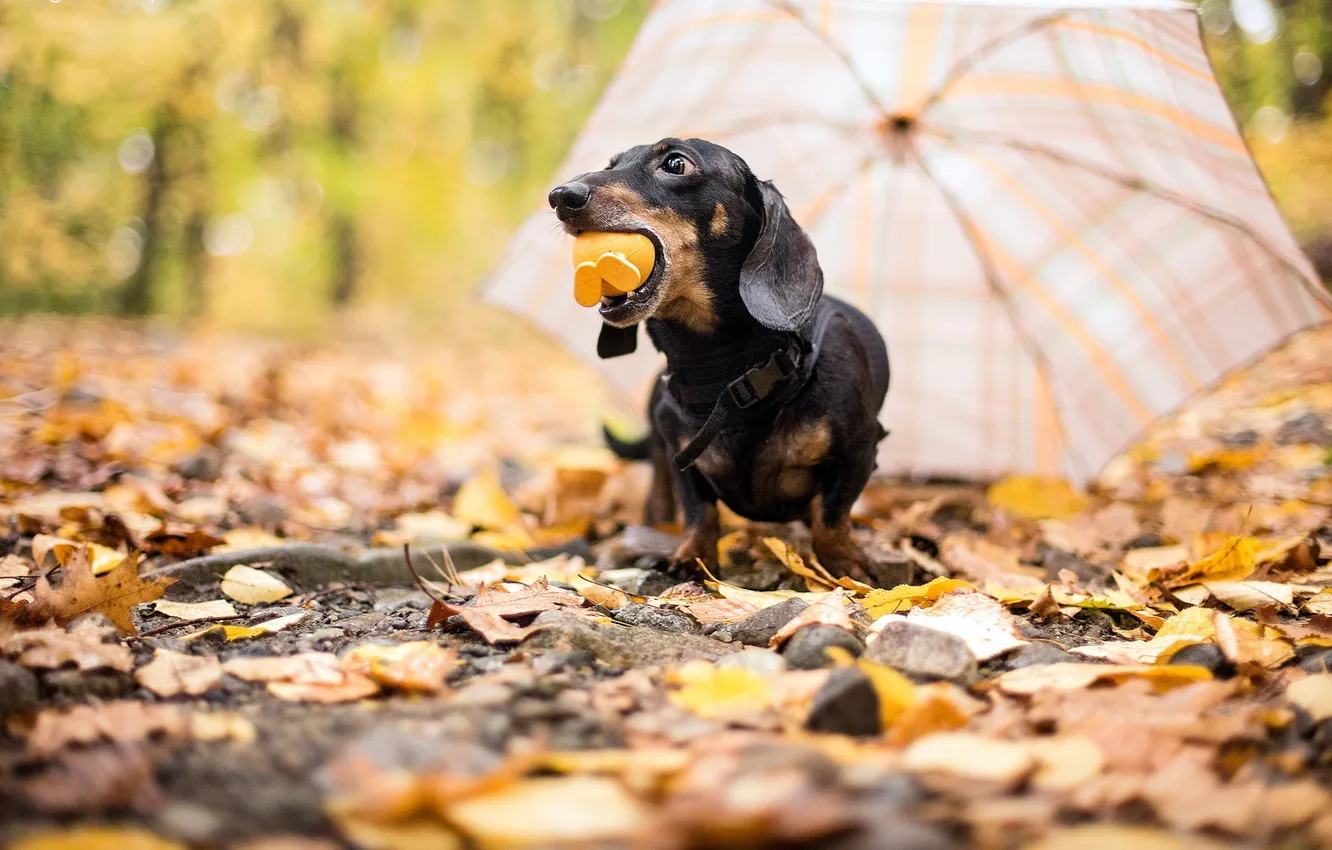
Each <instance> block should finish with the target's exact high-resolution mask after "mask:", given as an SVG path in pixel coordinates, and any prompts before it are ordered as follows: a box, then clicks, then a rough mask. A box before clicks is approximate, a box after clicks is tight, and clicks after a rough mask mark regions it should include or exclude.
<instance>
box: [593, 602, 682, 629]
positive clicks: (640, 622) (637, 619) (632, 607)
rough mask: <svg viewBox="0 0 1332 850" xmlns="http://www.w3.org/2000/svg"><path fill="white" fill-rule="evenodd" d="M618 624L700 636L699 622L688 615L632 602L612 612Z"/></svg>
mask: <svg viewBox="0 0 1332 850" xmlns="http://www.w3.org/2000/svg"><path fill="white" fill-rule="evenodd" d="M611 616H612V617H614V618H615V620H616V621H617V622H620V623H624V624H625V625H627V626H647V627H648V628H652V629H657V630H658V631H663V632H682V633H686V634H698V632H699V625H698V621H697V620H695V619H694V618H693V617H690V616H689V615H688V614H683V613H681V612H679V611H672V610H671V609H669V608H656V607H653V606H651V605H640V604H638V603H636V602H631V603H630V604H628V605H622V606H620V607H619V608H616V609H615V610H614V611H613V612H611Z"/></svg>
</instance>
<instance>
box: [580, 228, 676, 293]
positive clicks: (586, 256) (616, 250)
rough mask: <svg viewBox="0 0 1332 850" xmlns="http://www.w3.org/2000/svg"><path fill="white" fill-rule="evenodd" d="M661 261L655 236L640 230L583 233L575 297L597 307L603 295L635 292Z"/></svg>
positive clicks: (581, 235)
mask: <svg viewBox="0 0 1332 850" xmlns="http://www.w3.org/2000/svg"><path fill="white" fill-rule="evenodd" d="M656 261H657V252H656V251H655V250H654V249H653V246H652V240H651V239H648V238H647V237H646V236H642V235H640V234H638V233H592V232H589V233H582V234H579V235H578V237H577V238H576V239H574V249H573V263H574V300H575V301H577V302H578V303H579V304H581V305H582V306H584V307H595V306H597V304H598V303H599V302H600V301H601V296H603V295H609V296H616V295H625V294H626V293H629V292H633V291H634V290H635V289H637V288H638V287H639V286H640V285H642V283H643V281H645V280H647V278H648V275H650V274H652V266H653V265H654V264H655V263H656Z"/></svg>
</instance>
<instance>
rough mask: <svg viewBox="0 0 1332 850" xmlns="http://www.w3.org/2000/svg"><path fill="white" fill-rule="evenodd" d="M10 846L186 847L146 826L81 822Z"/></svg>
mask: <svg viewBox="0 0 1332 850" xmlns="http://www.w3.org/2000/svg"><path fill="white" fill-rule="evenodd" d="M9 847H10V850H185V845H184V844H177V843H176V842H174V841H167V840H166V839H165V838H158V837H157V836H156V835H153V834H152V833H151V832H149V831H148V830H146V829H138V828H136V827H114V826H80V827H74V828H72V829H64V830H60V831H58V832H41V833H38V834H36V835H30V836H28V837H27V838H23V839H20V840H18V841H16V842H14V843H13V844H11V845H9Z"/></svg>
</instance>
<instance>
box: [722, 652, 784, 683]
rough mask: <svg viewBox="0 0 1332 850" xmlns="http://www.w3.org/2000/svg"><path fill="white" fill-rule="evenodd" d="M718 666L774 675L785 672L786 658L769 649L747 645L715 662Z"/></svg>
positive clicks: (762, 674) (763, 674)
mask: <svg viewBox="0 0 1332 850" xmlns="http://www.w3.org/2000/svg"><path fill="white" fill-rule="evenodd" d="M717 666H718V667H738V668H739V669H741V670H748V671H749V672H751V673H757V674H758V675H760V676H776V675H778V674H779V673H784V672H786V659H785V658H783V657H782V656H781V655H779V654H777V653H776V652H773V651H772V650H771V649H759V648H758V647H756V646H748V647H745V648H744V649H742V650H740V651H739V652H736V653H733V654H731V655H728V656H726V657H725V658H723V659H722V660H721V661H718V662H717Z"/></svg>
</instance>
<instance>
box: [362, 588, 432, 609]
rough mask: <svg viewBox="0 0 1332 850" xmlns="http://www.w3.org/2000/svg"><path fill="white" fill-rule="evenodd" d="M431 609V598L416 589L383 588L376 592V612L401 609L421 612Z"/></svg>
mask: <svg viewBox="0 0 1332 850" xmlns="http://www.w3.org/2000/svg"><path fill="white" fill-rule="evenodd" d="M429 607H430V597H429V596H427V595H426V594H425V591H423V590H419V589H417V588H415V587H383V588H380V589H379V590H376V591H375V601H374V609H375V610H376V611H397V610H399V609H401V608H414V609H417V610H420V609H424V608H429Z"/></svg>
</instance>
